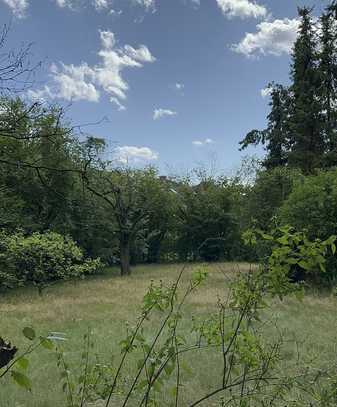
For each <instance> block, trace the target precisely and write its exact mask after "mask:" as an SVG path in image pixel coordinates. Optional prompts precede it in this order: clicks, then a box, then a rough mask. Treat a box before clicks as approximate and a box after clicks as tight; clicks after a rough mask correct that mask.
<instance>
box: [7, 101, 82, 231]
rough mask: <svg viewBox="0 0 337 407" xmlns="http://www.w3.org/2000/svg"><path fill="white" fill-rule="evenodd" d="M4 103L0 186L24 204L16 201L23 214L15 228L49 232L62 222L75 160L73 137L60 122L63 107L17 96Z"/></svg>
mask: <svg viewBox="0 0 337 407" xmlns="http://www.w3.org/2000/svg"><path fill="white" fill-rule="evenodd" d="M0 106H1V112H0V168H1V173H0V185H1V188H2V190H3V191H6V192H5V194H6V195H7V196H8V197H11V196H12V197H16V199H17V200H18V202H21V204H20V205H19V206H18V205H15V202H13V205H14V206H13V207H15V206H17V207H18V209H19V212H18V216H17V218H16V222H14V224H13V225H12V226H13V227H21V228H24V229H26V230H45V229H48V228H51V227H53V226H55V224H56V223H58V224H60V223H62V222H64V221H65V215H66V212H67V210H66V209H67V208H66V207H67V205H68V204H69V199H70V195H71V192H72V184H73V182H74V174H75V160H73V157H72V150H71V149H72V144H73V143H74V139H73V138H72V135H71V132H70V131H69V129H68V128H67V127H66V126H64V125H62V124H61V112H60V110H59V109H56V108H49V109H46V108H44V107H42V106H40V105H39V104H35V105H34V106H30V105H26V104H25V103H24V102H22V100H20V99H19V98H15V99H8V98H3V99H2V100H0ZM3 203H4V204H5V206H7V207H8V202H7V203H6V202H3ZM8 209H10V208H8ZM2 210H4V206H2ZM4 218H6V215H5V213H4ZM2 223H3V224H4V222H2ZM5 223H7V222H5Z"/></svg>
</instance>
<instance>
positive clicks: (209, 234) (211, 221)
mask: <svg viewBox="0 0 337 407" xmlns="http://www.w3.org/2000/svg"><path fill="white" fill-rule="evenodd" d="M178 193H179V197H180V203H179V207H178V212H177V235H178V237H177V252H178V253H179V254H180V257H181V258H184V259H192V260H196V259H197V258H200V257H201V258H202V259H204V260H208V261H209V260H211V261H212V260H213V261H214V260H219V259H221V258H224V257H225V256H227V258H228V254H229V251H230V246H231V237H232V233H233V229H234V222H233V219H232V216H231V212H230V211H231V200H230V196H229V192H228V190H227V188H226V184H225V183H224V182H223V181H222V180H214V179H211V178H208V179H203V180H201V182H200V183H199V184H197V185H191V184H189V183H187V182H185V183H184V184H183V185H181V187H180V188H179V189H178Z"/></svg>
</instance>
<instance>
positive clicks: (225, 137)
mask: <svg viewBox="0 0 337 407" xmlns="http://www.w3.org/2000/svg"><path fill="white" fill-rule="evenodd" d="M304 4H308V5H313V4H316V8H315V13H318V12H319V10H320V8H321V7H322V6H323V5H326V4H327V2H325V1H322V0H317V1H316V2H314V1H312V0H307V1H294V0H259V1H256V2H255V1H253V0H199V1H198V0H0V15H1V23H2V24H4V23H8V22H9V21H12V27H11V32H10V36H9V38H8V44H7V45H8V46H9V47H11V48H14V49H15V48H18V46H20V44H22V43H27V42H32V43H33V48H32V50H33V55H32V59H33V60H35V61H39V60H42V61H43V65H42V67H41V69H40V70H39V71H38V72H37V74H36V83H35V85H34V88H33V89H32V90H31V91H30V92H29V93H28V94H27V97H29V98H44V99H45V100H48V101H53V102H56V103H60V104H62V105H65V106H68V105H69V104H70V103H71V107H70V108H69V110H68V115H69V117H71V118H72V120H73V121H74V123H78V124H83V123H91V122H93V123H95V122H98V121H100V120H101V119H102V118H106V121H104V122H103V123H101V124H99V125H96V126H90V127H87V128H86V130H87V131H88V132H90V133H91V134H93V135H95V136H99V137H104V138H106V139H107V140H108V141H109V143H110V148H111V149H114V153H113V154H114V155H115V156H116V157H117V156H118V157H119V159H120V160H122V161H123V160H126V161H128V162H129V163H133V164H136V165H143V164H148V163H151V164H155V165H158V166H159V168H160V169H161V171H163V172H165V171H178V172H180V171H184V170H186V169H187V168H191V167H193V166H196V165H199V163H205V165H206V166H210V165H212V166H215V167H216V168H218V169H225V170H230V169H233V168H235V167H237V166H238V165H239V163H240V159H241V157H242V156H243V155H246V154H247V153H255V152H257V153H261V150H254V149H251V150H248V151H247V152H244V153H240V152H239V151H238V142H239V141H240V140H241V139H242V138H243V137H244V136H245V134H246V133H247V131H249V130H251V129H253V128H263V127H264V125H265V116H266V114H267V111H268V96H266V92H265V93H264V92H262V93H264V97H263V96H262V95H261V91H262V89H264V88H265V87H266V85H267V84H268V82H270V81H273V80H274V81H276V82H281V83H287V81H288V75H289V52H290V50H291V46H292V44H293V41H294V40H295V38H296V30H297V20H296V14H297V13H296V9H297V6H300V5H304Z"/></svg>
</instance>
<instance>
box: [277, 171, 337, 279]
mask: <svg viewBox="0 0 337 407" xmlns="http://www.w3.org/2000/svg"><path fill="white" fill-rule="evenodd" d="M279 215H280V220H281V222H282V223H283V224H290V225H292V226H294V227H295V228H296V229H297V230H306V231H307V235H308V237H309V238H310V239H316V238H319V239H322V240H325V239H327V238H328V237H329V236H331V235H337V170H332V171H326V172H321V173H319V174H318V175H315V176H309V177H305V178H304V179H302V180H301V181H300V182H297V183H296V184H295V186H294V189H293V191H292V193H291V194H290V195H289V197H288V199H287V200H286V201H285V202H284V204H283V206H282V207H281V209H280V211H279ZM326 275H327V277H328V279H329V280H330V281H331V282H333V281H334V280H336V279H337V260H336V257H333V256H329V257H328V259H327V274H326Z"/></svg>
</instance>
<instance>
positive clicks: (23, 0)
mask: <svg viewBox="0 0 337 407" xmlns="http://www.w3.org/2000/svg"><path fill="white" fill-rule="evenodd" d="M2 1H3V2H4V3H5V4H7V6H8V7H9V8H10V9H11V10H12V13H13V14H14V15H15V16H16V17H18V18H24V17H25V16H26V11H27V9H28V6H29V3H28V0H2Z"/></svg>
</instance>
